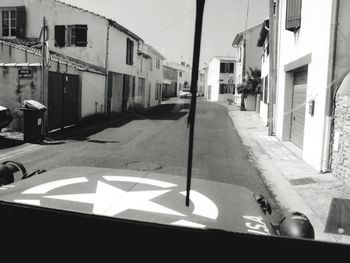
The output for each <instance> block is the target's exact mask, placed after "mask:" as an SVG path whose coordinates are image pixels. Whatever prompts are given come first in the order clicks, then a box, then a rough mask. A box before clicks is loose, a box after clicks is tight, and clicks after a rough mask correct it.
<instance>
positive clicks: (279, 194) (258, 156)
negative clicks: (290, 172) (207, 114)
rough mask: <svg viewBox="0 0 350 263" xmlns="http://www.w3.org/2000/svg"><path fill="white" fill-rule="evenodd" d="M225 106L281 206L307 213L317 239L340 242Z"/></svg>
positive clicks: (254, 163) (254, 162) (255, 163)
mask: <svg viewBox="0 0 350 263" xmlns="http://www.w3.org/2000/svg"><path fill="white" fill-rule="evenodd" d="M221 105H223V104H221ZM223 106H225V107H226V109H227V111H228V115H229V116H230V118H231V120H232V122H233V124H234V126H235V128H236V130H237V132H238V134H239V136H240V137H241V139H242V143H243V145H244V146H245V147H247V151H248V154H249V156H250V157H251V159H252V161H253V165H255V166H256V168H257V169H258V170H259V171H260V174H261V177H262V179H263V180H264V182H265V183H266V186H267V187H268V188H269V189H270V191H271V192H272V194H273V195H274V197H275V199H276V202H277V203H278V204H279V205H280V206H281V208H283V209H285V210H287V211H299V212H302V213H303V214H305V215H306V216H307V217H308V218H309V220H310V222H311V223H312V225H313V227H314V230H315V240H320V241H326V242H339V241H340V240H341V238H339V237H338V236H336V235H333V234H328V233H325V232H324V228H325V226H324V224H323V223H322V221H321V220H320V218H319V217H318V216H317V215H316V213H315V212H314V211H313V210H312V208H310V207H309V206H308V205H307V204H306V203H305V201H304V200H303V198H302V197H301V196H300V194H299V193H298V192H297V190H296V189H295V188H294V187H293V186H292V185H291V184H290V182H289V181H288V180H287V178H286V177H285V176H284V175H283V173H282V172H281V171H280V169H279V168H277V167H276V166H275V165H274V163H273V161H272V160H271V159H270V157H269V156H268V154H267V153H266V151H265V150H264V149H263V148H262V147H261V146H260V144H259V143H258V142H257V141H256V138H255V137H254V136H252V135H251V133H250V132H249V130H247V129H246V128H244V126H243V125H242V124H241V120H239V119H238V118H237V117H236V116H234V115H233V114H232V113H231V112H232V110H231V109H230V108H229V107H228V106H227V105H225V104H224V105H223ZM233 111H234V110H233Z"/></svg>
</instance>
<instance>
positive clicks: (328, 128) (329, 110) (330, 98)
mask: <svg viewBox="0 0 350 263" xmlns="http://www.w3.org/2000/svg"><path fill="white" fill-rule="evenodd" d="M331 12H332V13H331V32H330V44H329V59H328V61H329V64H328V74H327V83H328V84H327V93H326V103H327V102H328V104H326V117H325V129H324V133H323V139H324V141H323V149H322V152H323V156H322V168H321V172H322V173H326V172H330V156H331V151H330V149H331V142H330V139H331V133H332V123H333V117H334V105H335V100H334V99H335V92H334V75H335V56H336V46H337V28H338V13H339V0H333V3H332V10H331Z"/></svg>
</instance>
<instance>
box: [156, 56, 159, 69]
mask: <svg viewBox="0 0 350 263" xmlns="http://www.w3.org/2000/svg"><path fill="white" fill-rule="evenodd" d="M156 68H157V69H160V59H159V58H156Z"/></svg>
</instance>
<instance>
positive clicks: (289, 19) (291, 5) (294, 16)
mask: <svg viewBox="0 0 350 263" xmlns="http://www.w3.org/2000/svg"><path fill="white" fill-rule="evenodd" d="M301 1H302V0H287V7H286V27H285V28H286V30H289V31H292V32H296V31H297V30H298V29H299V28H300V23H301Z"/></svg>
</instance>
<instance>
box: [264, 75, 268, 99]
mask: <svg viewBox="0 0 350 263" xmlns="http://www.w3.org/2000/svg"><path fill="white" fill-rule="evenodd" d="M268 87H269V76H266V77H265V79H264V103H265V104H267V94H268Z"/></svg>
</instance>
